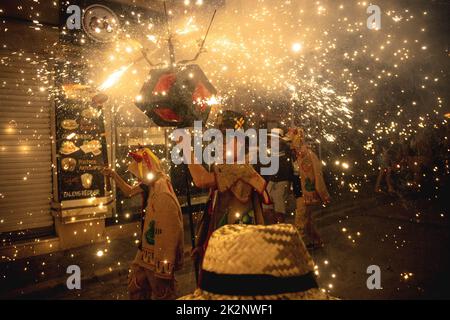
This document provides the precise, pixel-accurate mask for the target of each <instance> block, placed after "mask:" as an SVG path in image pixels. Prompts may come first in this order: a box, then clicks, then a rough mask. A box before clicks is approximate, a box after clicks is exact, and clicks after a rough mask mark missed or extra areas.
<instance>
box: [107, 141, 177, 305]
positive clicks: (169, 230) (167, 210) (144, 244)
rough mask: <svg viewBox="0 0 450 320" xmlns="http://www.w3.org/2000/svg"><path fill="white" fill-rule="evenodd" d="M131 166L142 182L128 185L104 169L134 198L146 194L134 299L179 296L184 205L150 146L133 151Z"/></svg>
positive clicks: (132, 279) (132, 284) (133, 282)
mask: <svg viewBox="0 0 450 320" xmlns="http://www.w3.org/2000/svg"><path fill="white" fill-rule="evenodd" d="M130 155H131V156H132V157H133V161H132V162H131V164H130V165H129V166H128V171H130V172H131V173H132V174H133V175H134V176H136V177H137V178H138V179H139V181H140V183H139V184H138V185H137V186H134V187H132V186H130V185H128V184H127V183H126V182H125V181H124V180H123V179H122V178H121V177H120V176H119V175H118V174H117V173H116V172H115V171H113V170H112V169H109V168H106V169H104V175H105V176H107V177H111V178H112V179H114V181H115V182H116V184H117V186H118V187H119V188H120V189H121V190H122V192H124V193H125V195H127V196H129V197H131V196H134V195H137V194H142V196H143V200H144V201H143V202H144V203H143V219H142V228H141V229H142V234H141V239H140V240H141V244H140V246H139V249H138V252H137V254H136V257H135V259H134V262H133V264H132V266H131V274H130V277H129V284H128V291H129V295H130V299H132V300H144V299H155V300H163V299H164V300H166V299H174V298H175V275H174V272H175V271H176V270H179V269H180V268H181V266H182V262H183V254H184V249H183V241H184V238H183V217H182V213H181V208H180V204H179V203H178V199H177V197H176V195H175V193H174V191H173V188H172V184H171V183H170V180H169V178H168V177H167V176H166V174H165V173H164V172H163V170H162V168H161V164H160V162H159V159H158V158H157V157H156V156H155V155H154V154H153V153H152V152H151V151H150V149H148V148H140V149H139V150H138V151H137V152H134V153H130Z"/></svg>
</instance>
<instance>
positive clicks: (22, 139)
mask: <svg viewBox="0 0 450 320" xmlns="http://www.w3.org/2000/svg"><path fill="white" fill-rule="evenodd" d="M38 59H39V58H38ZM40 59H42V58H40ZM36 62H37V59H36V56H35V55H34V54H31V53H20V52H12V51H8V50H0V233H4V232H12V231H19V230H27V229H37V228H45V227H51V226H52V225H53V218H52V215H51V213H50V203H51V198H52V171H51V170H52V157H51V155H52V153H51V152H52V145H51V105H50V101H49V99H48V92H47V90H46V89H44V88H43V86H45V87H47V86H48V84H47V85H45V84H43V83H42V81H41V80H40V79H39V74H40V73H41V72H42V70H39V66H40V65H42V64H40V63H36Z"/></svg>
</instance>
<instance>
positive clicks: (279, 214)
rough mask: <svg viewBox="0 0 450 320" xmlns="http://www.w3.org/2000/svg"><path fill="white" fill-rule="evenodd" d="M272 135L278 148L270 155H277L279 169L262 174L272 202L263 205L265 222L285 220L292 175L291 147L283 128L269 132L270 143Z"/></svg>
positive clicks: (273, 222)
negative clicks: (276, 151) (272, 172)
mask: <svg viewBox="0 0 450 320" xmlns="http://www.w3.org/2000/svg"><path fill="white" fill-rule="evenodd" d="M273 135H276V137H277V141H279V148H278V153H277V154H275V153H274V152H273V151H272V153H271V155H272V156H273V157H278V162H279V169H278V172H277V173H276V174H274V175H267V176H264V178H265V179H266V180H267V181H268V184H267V192H268V194H269V197H270V200H271V202H272V204H271V205H267V206H264V219H265V221H266V224H275V223H284V222H285V220H286V214H287V202H288V198H289V193H290V191H291V181H292V179H293V175H294V172H293V167H292V155H291V148H290V146H289V145H288V144H287V142H286V140H285V137H284V132H283V129H279V128H276V129H272V130H271V133H270V134H269V138H270V143H272V136H273ZM271 150H272V148H271Z"/></svg>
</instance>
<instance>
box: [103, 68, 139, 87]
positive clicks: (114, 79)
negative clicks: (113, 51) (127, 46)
mask: <svg viewBox="0 0 450 320" xmlns="http://www.w3.org/2000/svg"><path fill="white" fill-rule="evenodd" d="M132 65H133V64H132V63H130V64H129V65H127V66H123V67H121V68H120V69H119V70H117V71H115V72H113V73H112V74H111V75H110V76H109V77H108V79H106V80H105V82H103V83H102V84H101V85H100V86H99V87H98V90H100V91H105V90H107V89H109V88H111V87H113V86H114V85H116V84H117V83H118V82H119V81H120V79H121V78H122V76H123V75H124V74H125V72H127V70H128V69H130V68H131V66H132Z"/></svg>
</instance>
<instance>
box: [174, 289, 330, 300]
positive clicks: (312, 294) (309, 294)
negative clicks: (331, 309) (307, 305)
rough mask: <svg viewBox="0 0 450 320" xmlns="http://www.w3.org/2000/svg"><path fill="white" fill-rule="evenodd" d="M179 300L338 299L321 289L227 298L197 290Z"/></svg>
mask: <svg viewBox="0 0 450 320" xmlns="http://www.w3.org/2000/svg"><path fill="white" fill-rule="evenodd" d="M178 300H337V298H335V297H332V296H330V295H329V294H328V293H326V292H323V291H322V290H321V289H310V290H307V291H304V292H294V293H283V294H277V295H269V296H227V295H221V294H214V293H210V292H207V291H204V290H201V289H197V290H195V292H194V293H193V294H190V295H187V296H184V297H181V298H179V299H178Z"/></svg>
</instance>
